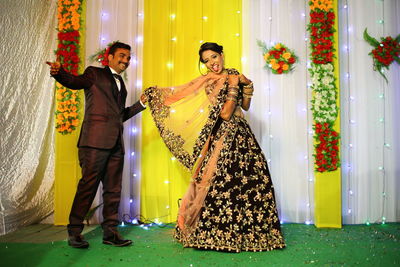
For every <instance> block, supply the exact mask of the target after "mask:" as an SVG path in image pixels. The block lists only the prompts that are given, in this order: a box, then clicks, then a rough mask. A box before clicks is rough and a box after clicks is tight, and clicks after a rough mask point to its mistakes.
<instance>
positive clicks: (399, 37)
mask: <svg viewBox="0 0 400 267" xmlns="http://www.w3.org/2000/svg"><path fill="white" fill-rule="evenodd" d="M395 40H396V42H398V43H400V34H399V35H397V37H396V39H395Z"/></svg>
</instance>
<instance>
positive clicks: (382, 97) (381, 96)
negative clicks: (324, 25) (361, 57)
mask: <svg viewBox="0 0 400 267" xmlns="http://www.w3.org/2000/svg"><path fill="white" fill-rule="evenodd" d="M381 3H382V5H381V9H382V18H381V19H380V20H379V21H378V23H379V24H381V26H382V35H383V36H385V34H386V33H385V23H384V22H385V0H381ZM381 88H382V89H381V93H380V94H379V95H378V98H379V99H380V100H381V102H382V113H383V114H382V118H381V119H380V122H381V123H382V132H383V133H382V139H383V140H382V144H383V146H382V159H381V161H382V162H381V165H382V169H381V172H380V173H381V176H382V178H381V179H382V193H381V194H382V209H381V214H380V218H379V219H378V222H380V223H382V224H385V221H386V217H385V209H386V171H385V167H386V153H387V152H386V151H387V149H389V148H390V145H389V144H388V142H387V135H386V97H385V96H386V88H387V84H386V83H385V82H384V81H383V80H381Z"/></svg>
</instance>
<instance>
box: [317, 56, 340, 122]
mask: <svg viewBox="0 0 400 267" xmlns="http://www.w3.org/2000/svg"><path fill="white" fill-rule="evenodd" d="M310 74H311V81H312V85H311V89H312V90H313V92H314V98H313V100H312V101H311V104H312V106H311V110H312V111H313V115H314V120H315V121H316V122H317V123H325V122H327V123H333V122H335V120H336V118H337V116H338V110H339V109H338V107H337V104H336V100H337V93H336V85H335V76H334V72H333V65H332V64H331V63H328V64H314V63H311V69H310Z"/></svg>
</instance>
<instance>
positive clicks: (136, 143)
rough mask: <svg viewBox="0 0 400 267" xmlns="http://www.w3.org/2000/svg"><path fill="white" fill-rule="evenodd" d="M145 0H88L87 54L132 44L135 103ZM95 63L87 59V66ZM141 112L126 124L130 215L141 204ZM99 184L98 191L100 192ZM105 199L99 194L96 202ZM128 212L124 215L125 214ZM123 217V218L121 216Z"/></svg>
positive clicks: (130, 81)
mask: <svg viewBox="0 0 400 267" xmlns="http://www.w3.org/2000/svg"><path fill="white" fill-rule="evenodd" d="M143 18H144V17H143V1H142V0H138V1H132V0H119V1H98V0H88V1H87V11H86V58H89V56H90V55H93V54H95V53H96V52H97V51H99V50H100V49H103V48H105V47H106V46H107V44H108V43H110V42H113V41H117V40H119V41H120V42H123V43H127V44H129V45H130V46H131V47H132V53H133V55H132V59H131V65H130V66H129V68H128V69H127V70H126V76H124V77H126V79H125V85H126V88H127V90H128V97H127V101H126V105H127V106H128V105H131V104H133V103H135V102H136V101H137V100H138V99H139V97H140V94H141V90H142V83H141V77H142V63H141V59H142V50H143V47H142V42H143ZM89 65H96V66H100V65H99V64H96V63H91V62H89V61H88V60H87V61H86V66H89ZM140 126H141V114H138V115H136V116H135V117H133V118H131V119H130V120H128V121H127V122H126V123H125V125H124V127H125V132H124V142H125V153H126V154H125V162H124V172H123V178H122V179H123V183H122V192H121V203H120V212H119V213H120V215H121V216H123V217H124V219H128V215H129V216H132V217H135V216H136V215H138V214H139V208H140V197H139V194H140V157H141V155H140V142H141V135H140V132H141V129H140ZM101 190H102V189H101V188H99V192H101ZM100 203H102V196H101V194H98V195H97V196H96V199H95V200H94V203H93V206H96V205H98V204H100ZM124 215H125V216H124ZM121 219H122V218H121ZM92 221H93V222H100V221H102V215H101V209H100V210H99V211H98V212H96V214H95V216H94V217H93V220H92Z"/></svg>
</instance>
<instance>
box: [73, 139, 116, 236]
mask: <svg viewBox="0 0 400 267" xmlns="http://www.w3.org/2000/svg"><path fill="white" fill-rule="evenodd" d="M79 163H80V166H81V168H82V178H81V179H80V180H79V184H78V188H77V191H76V194H75V198H74V202H73V204H72V208H71V213H70V216H69V224H68V234H69V235H78V234H80V233H81V232H82V230H83V221H84V218H85V215H86V214H87V213H88V211H89V209H90V207H91V205H92V202H93V199H94V197H95V196H96V192H97V188H98V186H99V183H100V182H102V184H103V222H102V224H101V225H102V227H103V236H104V237H105V238H107V237H110V236H112V235H113V234H114V233H115V232H116V231H117V230H116V227H117V225H118V224H119V220H118V208H119V202H120V199H121V183H122V170H123V164H124V151H123V148H122V144H121V142H120V140H118V141H117V144H116V145H115V146H114V147H113V148H112V149H98V148H91V147H80V148H79Z"/></svg>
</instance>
